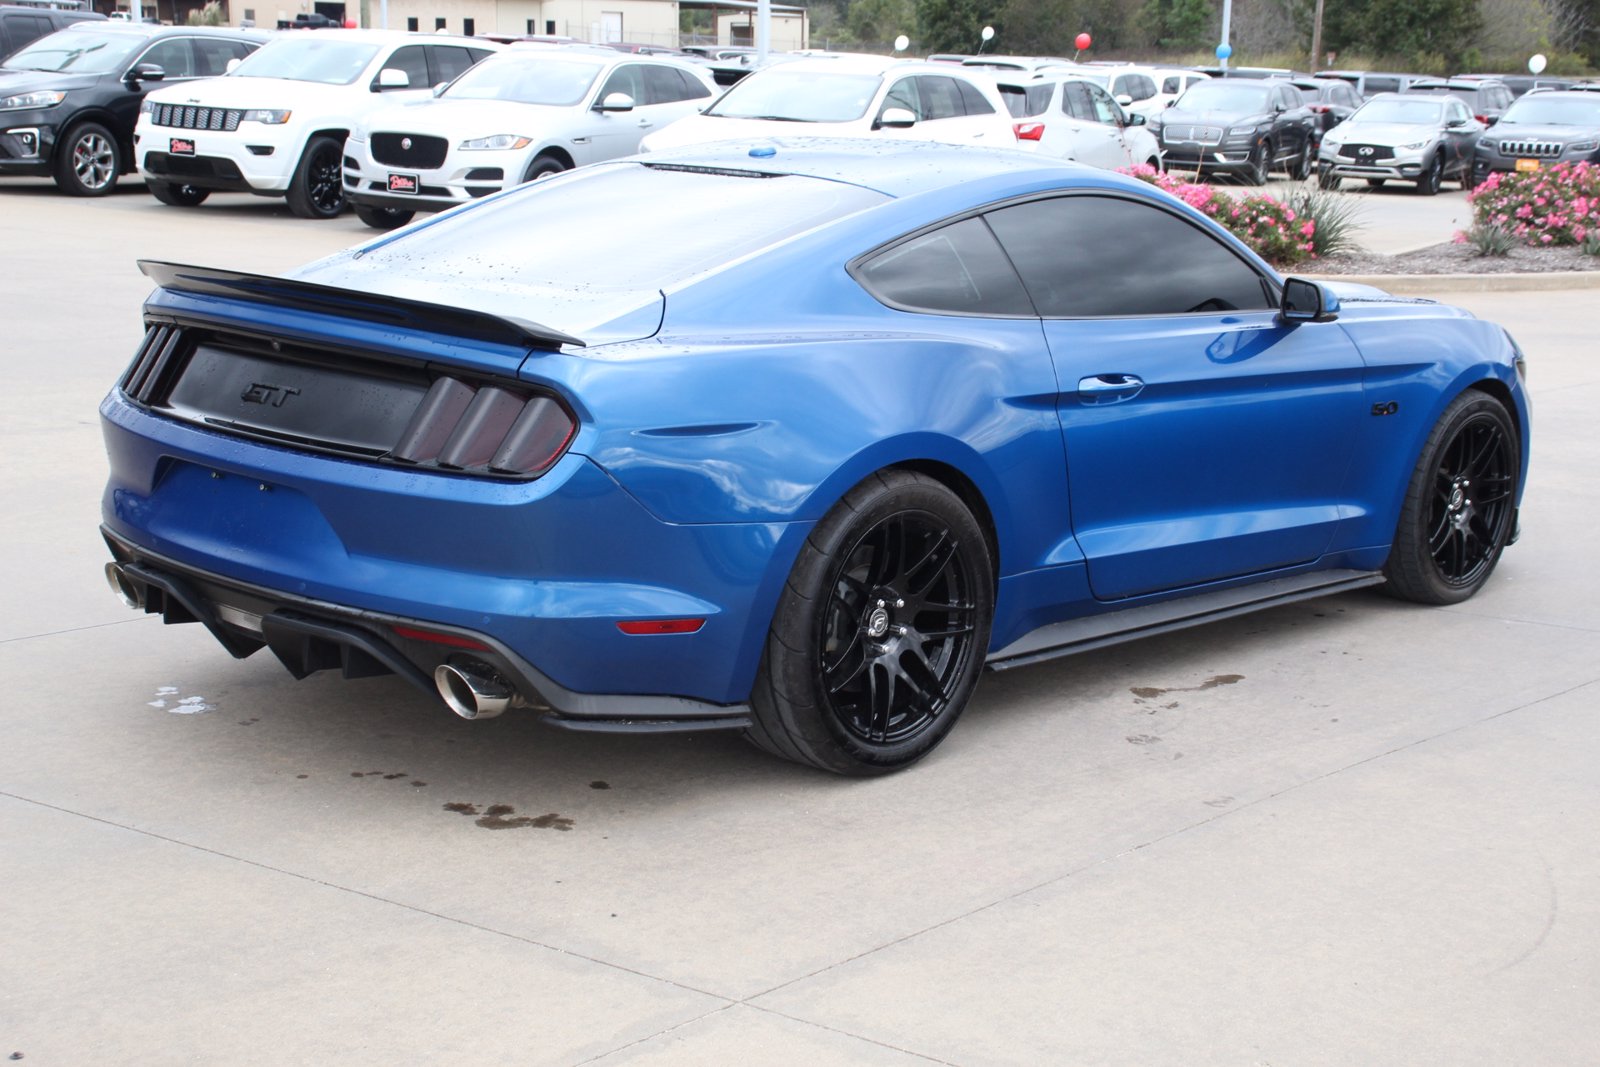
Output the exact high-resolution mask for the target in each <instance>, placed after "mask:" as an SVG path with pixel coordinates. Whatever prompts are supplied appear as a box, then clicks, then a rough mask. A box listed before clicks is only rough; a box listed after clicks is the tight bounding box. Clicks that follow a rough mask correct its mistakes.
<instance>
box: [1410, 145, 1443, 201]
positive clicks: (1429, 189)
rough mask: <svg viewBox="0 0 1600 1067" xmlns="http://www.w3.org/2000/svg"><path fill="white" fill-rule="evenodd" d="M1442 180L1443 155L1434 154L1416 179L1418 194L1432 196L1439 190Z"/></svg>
mask: <svg viewBox="0 0 1600 1067" xmlns="http://www.w3.org/2000/svg"><path fill="white" fill-rule="evenodd" d="M1443 181H1444V156H1442V155H1439V154H1437V153H1436V154H1435V155H1434V157H1433V162H1431V163H1429V164H1428V168H1427V169H1426V170H1425V171H1423V172H1422V177H1420V178H1418V179H1417V195H1418V196H1434V195H1436V194H1437V193H1438V192H1439V184H1440V183H1441V182H1443Z"/></svg>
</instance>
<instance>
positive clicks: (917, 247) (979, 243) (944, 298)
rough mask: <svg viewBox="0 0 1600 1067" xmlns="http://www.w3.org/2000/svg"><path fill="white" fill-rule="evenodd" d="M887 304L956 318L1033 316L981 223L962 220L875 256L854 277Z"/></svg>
mask: <svg viewBox="0 0 1600 1067" xmlns="http://www.w3.org/2000/svg"><path fill="white" fill-rule="evenodd" d="M852 273H854V275H855V277H856V280H857V281H859V282H860V283H861V284H862V285H863V286H864V287H865V288H866V290H867V291H868V292H869V293H871V294H872V295H873V296H875V297H877V298H878V299H879V300H882V301H883V302H884V303H887V304H891V305H895V306H897V307H903V308H910V309H914V310H919V311H937V312H945V313H947V314H955V315H1010V316H1031V315H1032V314H1033V306H1032V305H1031V304H1029V303H1028V296H1027V294H1026V293H1025V292H1023V289H1022V282H1021V281H1019V280H1018V278H1017V275H1016V272H1015V271H1014V270H1012V269H1011V264H1010V263H1009V262H1008V261H1007V260H1006V257H1005V254H1004V253H1002V252H1001V251H1000V246H999V245H998V244H996V243H995V239H994V235H993V234H992V233H990V232H989V227H988V226H986V225H984V223H983V220H982V219H964V220H962V221H961V222H957V223H952V224H951V225H949V226H945V227H942V228H941V229H938V230H934V231H933V232H932V233H925V234H923V235H922V236H920V237H914V238H912V239H911V240H909V241H906V242H904V243H902V244H898V245H895V246H894V247H893V248H888V249H885V250H884V251H882V252H879V253H877V254H876V255H874V256H873V257H872V258H871V259H868V260H866V261H865V262H863V263H861V264H859V265H858V266H857V267H856V268H855V269H854V270H853V272H852Z"/></svg>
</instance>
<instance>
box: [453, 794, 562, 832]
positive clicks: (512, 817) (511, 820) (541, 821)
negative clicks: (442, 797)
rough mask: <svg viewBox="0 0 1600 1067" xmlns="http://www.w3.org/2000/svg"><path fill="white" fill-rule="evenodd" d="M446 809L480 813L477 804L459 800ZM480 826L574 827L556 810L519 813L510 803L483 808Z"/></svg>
mask: <svg viewBox="0 0 1600 1067" xmlns="http://www.w3.org/2000/svg"><path fill="white" fill-rule="evenodd" d="M444 810H445V811H453V812H455V813H456V814H457V815H478V814H479V812H478V806H477V805H476V804H464V803H461V802H459V801H457V802H455V803H452V804H446V805H445V806H444ZM475 822H476V824H477V825H478V826H481V827H483V828H484V829H485V830H560V831H562V832H566V831H568V830H571V829H572V820H571V819H569V818H567V817H566V816H564V815H558V814H556V813H555V812H553V811H552V812H547V813H545V814H544V815H518V814H517V809H516V808H514V807H512V806H511V805H510V804H490V805H489V806H488V807H486V808H484V809H483V812H482V815H481V817H479V818H478V819H477V820H475Z"/></svg>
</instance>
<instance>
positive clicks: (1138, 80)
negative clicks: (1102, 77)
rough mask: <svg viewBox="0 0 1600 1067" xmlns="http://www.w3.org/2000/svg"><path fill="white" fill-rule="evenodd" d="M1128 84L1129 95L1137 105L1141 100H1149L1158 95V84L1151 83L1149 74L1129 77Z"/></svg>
mask: <svg viewBox="0 0 1600 1067" xmlns="http://www.w3.org/2000/svg"><path fill="white" fill-rule="evenodd" d="M1126 84H1127V93H1128V95H1129V96H1131V97H1133V99H1134V102H1135V103H1137V102H1138V101H1140V100H1148V99H1150V98H1151V97H1152V96H1154V95H1156V83H1155V82H1153V81H1151V80H1150V77H1149V75H1147V74H1132V75H1129V77H1128V81H1127V83H1126Z"/></svg>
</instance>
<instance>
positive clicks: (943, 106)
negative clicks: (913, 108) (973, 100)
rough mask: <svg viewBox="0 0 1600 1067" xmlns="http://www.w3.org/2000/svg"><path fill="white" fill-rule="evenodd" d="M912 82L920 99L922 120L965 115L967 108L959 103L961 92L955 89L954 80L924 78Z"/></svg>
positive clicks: (929, 120) (930, 120)
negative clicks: (914, 82)
mask: <svg viewBox="0 0 1600 1067" xmlns="http://www.w3.org/2000/svg"><path fill="white" fill-rule="evenodd" d="M913 80H915V81H916V83H917V93H918V95H919V96H921V97H922V118H923V119H924V120H926V121H928V122H932V121H933V120H935V119H954V118H960V117H961V116H962V115H965V114H966V113H967V106H966V105H965V104H964V103H962V101H961V90H960V89H959V88H957V86H956V80H955V79H954V78H943V77H929V76H924V77H920V78H916V79H913Z"/></svg>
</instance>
